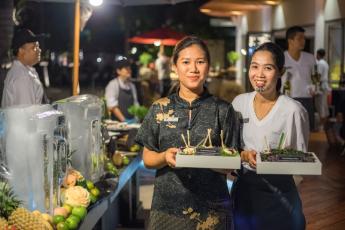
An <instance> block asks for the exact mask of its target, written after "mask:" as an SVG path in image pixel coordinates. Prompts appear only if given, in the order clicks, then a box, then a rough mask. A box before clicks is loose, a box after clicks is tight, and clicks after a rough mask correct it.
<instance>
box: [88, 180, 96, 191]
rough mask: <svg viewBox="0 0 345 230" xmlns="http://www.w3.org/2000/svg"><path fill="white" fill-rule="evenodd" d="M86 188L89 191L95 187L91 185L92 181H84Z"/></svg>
mask: <svg viewBox="0 0 345 230" xmlns="http://www.w3.org/2000/svg"><path fill="white" fill-rule="evenodd" d="M86 187H87V189H89V190H91V189H93V188H94V187H95V185H94V184H93V182H92V181H90V180H87V181H86Z"/></svg>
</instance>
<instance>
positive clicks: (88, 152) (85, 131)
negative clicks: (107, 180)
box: [54, 95, 104, 182]
mask: <svg viewBox="0 0 345 230" xmlns="http://www.w3.org/2000/svg"><path fill="white" fill-rule="evenodd" d="M54 107H55V108H56V109H57V110H59V111H62V112H63V113H64V114H65V116H66V122H67V124H68V133H69V139H68V140H69V144H70V149H69V151H70V152H71V155H72V156H71V158H72V167H73V168H75V169H76V170H78V171H80V172H81V173H82V174H83V176H84V177H85V178H87V179H89V180H92V181H94V182H96V181H98V180H99V178H100V177H101V176H102V175H103V165H104V162H103V152H102V139H101V118H102V114H103V104H102V100H101V99H100V98H98V97H97V96H94V95H78V96H73V97H69V98H66V99H63V100H60V101H57V102H55V103H54Z"/></svg>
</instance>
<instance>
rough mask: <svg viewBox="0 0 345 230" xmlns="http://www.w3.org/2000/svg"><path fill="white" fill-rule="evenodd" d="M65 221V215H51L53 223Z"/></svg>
mask: <svg viewBox="0 0 345 230" xmlns="http://www.w3.org/2000/svg"><path fill="white" fill-rule="evenodd" d="M64 221H65V217H64V216H62V215H55V216H53V223H54V224H55V225H56V224H58V223H61V222H64Z"/></svg>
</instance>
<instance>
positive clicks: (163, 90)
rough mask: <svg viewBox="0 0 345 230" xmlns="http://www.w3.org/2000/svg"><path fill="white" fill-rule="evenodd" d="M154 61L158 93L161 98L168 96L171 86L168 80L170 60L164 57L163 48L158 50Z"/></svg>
mask: <svg viewBox="0 0 345 230" xmlns="http://www.w3.org/2000/svg"><path fill="white" fill-rule="evenodd" d="M157 56H158V57H157V59H156V61H155V67H156V70H157V73H158V80H159V93H160V95H161V97H165V96H167V95H168V91H169V89H170V85H171V79H170V58H169V57H168V56H166V55H165V53H164V48H163V46H161V47H160V50H159V52H158V55H157Z"/></svg>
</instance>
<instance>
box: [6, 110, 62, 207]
mask: <svg viewBox="0 0 345 230" xmlns="http://www.w3.org/2000/svg"><path fill="white" fill-rule="evenodd" d="M66 130H67V129H66V126H65V118H64V115H63V113H62V112H59V111H56V110H54V109H53V107H52V106H51V105H25V106H24V105H23V106H15V107H8V108H6V109H2V110H1V111H0V144H1V156H0V158H1V159H0V160H1V161H0V162H1V163H2V164H3V167H6V168H7V169H8V171H9V176H8V182H9V184H10V185H11V186H12V187H13V190H14V193H15V194H16V195H17V196H18V198H19V199H20V200H22V201H23V202H24V206H25V207H26V208H27V209H29V210H31V211H33V210H39V211H41V212H49V213H51V214H52V213H53V209H54V207H57V206H59V205H60V185H61V183H62V179H63V177H64V174H65V172H66V167H67V166H66V164H67V149H68V145H67V142H66V138H65V137H66Z"/></svg>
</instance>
